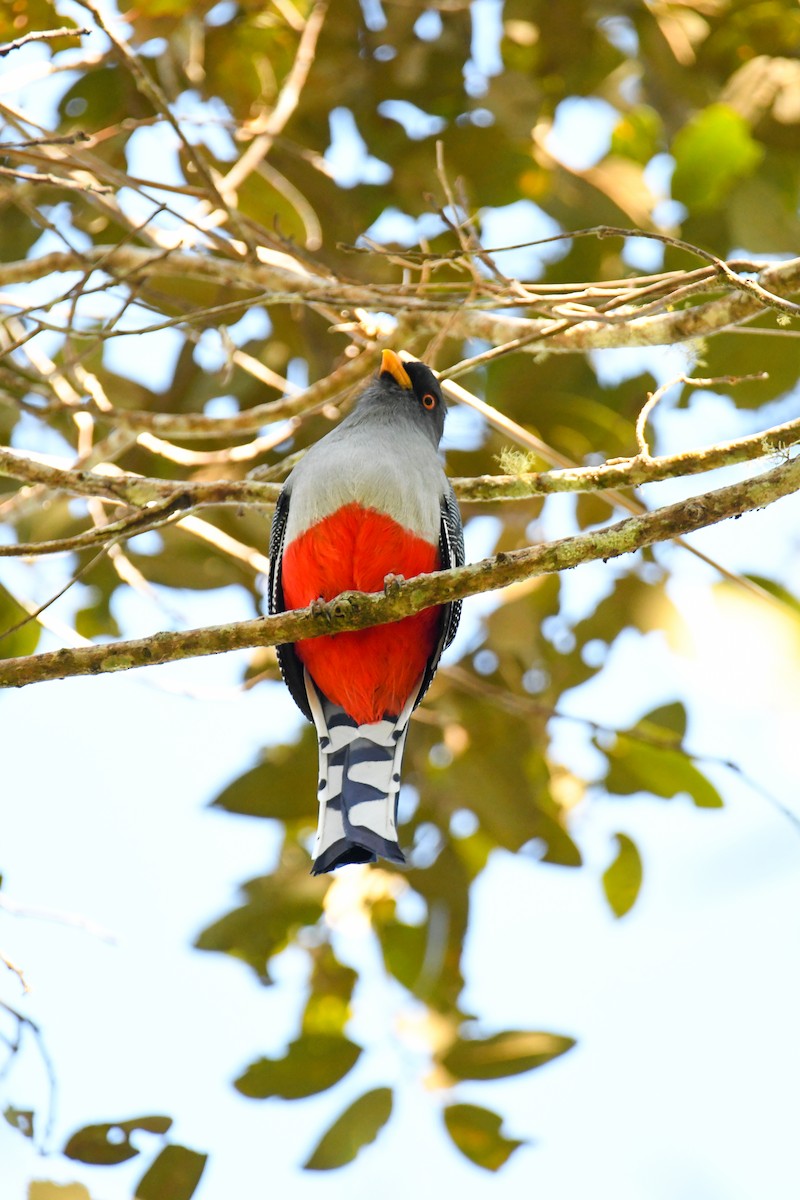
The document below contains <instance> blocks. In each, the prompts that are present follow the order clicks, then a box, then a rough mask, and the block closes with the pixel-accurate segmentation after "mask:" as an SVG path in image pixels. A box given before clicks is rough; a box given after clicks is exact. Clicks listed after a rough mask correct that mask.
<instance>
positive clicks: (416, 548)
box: [282, 504, 441, 725]
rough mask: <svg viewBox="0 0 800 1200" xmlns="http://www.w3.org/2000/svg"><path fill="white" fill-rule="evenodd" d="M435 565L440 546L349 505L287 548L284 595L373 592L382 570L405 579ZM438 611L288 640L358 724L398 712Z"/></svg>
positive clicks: (425, 653)
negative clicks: (354, 630) (326, 635)
mask: <svg viewBox="0 0 800 1200" xmlns="http://www.w3.org/2000/svg"><path fill="white" fill-rule="evenodd" d="M439 565H440V562H439V548H438V546H432V545H431V544H430V542H426V541H425V540H424V539H423V538H420V537H417V536H416V535H415V534H413V533H409V532H408V531H407V530H405V529H403V527H402V526H401V525H398V524H397V522H396V521H393V520H392V518H391V517H387V516H386V515H385V514H383V513H379V512H376V511H375V510H374V509H364V508H361V506H360V505H358V504H348V505H346V506H345V507H344V508H340V509H339V510H338V512H336V513H333V514H332V515H331V516H330V517H326V518H325V519H324V520H322V521H320V522H318V524H316V525H313V526H312V527H311V528H310V529H307V530H306V532H305V533H303V534H301V536H300V537H298V538H296V539H295V540H294V541H293V542H292V543H291V544H290V545H289V546H287V548H286V550H285V552H284V556H283V566H282V582H283V596H284V600H285V602H286V607H287V608H305V607H306V606H307V605H309V604H311V602H312V601H313V600H317V599H319V598H320V597H321V598H322V599H323V600H332V599H333V598H334V596H338V595H339V594H340V592H346V591H351V590H354V591H359V592H379V591H382V590H383V581H384V579H385V578H386V576H387V575H390V574H395V575H403V576H404V577H405V578H406V579H411V578H413V576H415V575H422V574H424V573H426V572H428V571H435V570H436V569H437V568H438V567H439ZM440 617H441V610H440V609H439V608H428V609H425V611H424V612H421V613H416V614H415V615H414V616H413V617H405V618H404V619H403V620H402V621H398V622H396V623H394V624H392V625H377V626H374V627H373V628H371V629H360V630H357V631H356V632H354V633H337V634H331V635H330V636H328V637H320V638H313V639H311V640H310V641H302V642H296V643H295V650H296V652H297V655H298V657H299V658H300V659H301V660H302V661H303V662H304V663H305V665H306V667H307V668H308V671H309V674H310V675H311V677H312V679H313V680H314V682H315V683H316V684H317V686H318V687H319V688H320V689H321V690H322V691H323V692H324V693H325V695H326V696H327V697H328V699H329V700H333V702H334V703H335V704H338V705H340V706H341V707H342V708H343V709H344V710H345V712H347V713H349V715H350V716H351V717H353V719H354V720H356V721H358V723H359V724H360V725H365V724H370V723H372V722H374V721H380V720H382V718H383V717H384V716H386V715H387V714H388V715H391V716H397V714H398V713H399V712H400V710H401V709H402V707H403V705H404V704H405V702H406V700H407V699H408V697H409V696H410V695H411V692H412V691H413V689H414V686H415V684H416V682H417V680H418V679H419V677H420V675H421V674H422V672H423V671H424V670H425V664H426V663H427V661H428V659H429V658H430V656H431V654H432V653H433V651H434V648H435V646H436V642H437V640H438V638H439V633H440Z"/></svg>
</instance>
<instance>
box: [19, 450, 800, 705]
mask: <svg viewBox="0 0 800 1200" xmlns="http://www.w3.org/2000/svg"><path fill="white" fill-rule="evenodd" d="M797 491H800V457H796V458H794V459H792V460H790V461H788V462H785V463H781V464H780V465H779V466H777V467H774V468H773V469H772V470H770V471H767V472H765V473H764V474H762V475H757V476H755V477H754V478H752V479H748V480H745V481H742V482H740V483H736V484H732V485H730V486H728V487H724V488H719V489H717V490H716V491H713V492H708V493H706V494H704V495H700V496H696V497H693V498H692V499H690V500H685V501H682V502H681V503H679V504H672V505H669V506H667V507H665V508H661V509H657V510H655V511H654V512H648V513H644V514H643V515H641V516H636V517H629V518H627V519H626V520H624V521H619V522H617V523H616V524H614V525H610V526H608V527H607V528H605V529H600V530H593V531H591V532H589V533H582V534H577V535H575V536H573V537H567V538H561V539H559V540H558V541H555V542H550V543H546V544H544V545H540V546H530V547H528V548H526V549H524V550H516V551H512V552H510V553H504V554H498V555H496V556H495V557H494V558H489V559H484V560H482V561H481V562H478V563H473V564H470V565H468V566H464V567H457V568H451V569H450V570H447V571H439V572H436V573H434V574H431V575H420V576H418V577H417V578H416V579H411V580H408V581H406V582H402V583H392V584H391V585H390V586H388V587H387V594H381V593H375V594H366V593H361V592H346V593H344V594H343V595H341V596H338V597H337V598H336V599H334V600H332V601H330V602H329V603H327V604H321V605H318V606H317V607H316V608H315V609H311V608H307V609H302V610H298V611H296V612H288V613H280V614H279V615H277V616H274V617H264V618H261V619H257V620H253V621H242V622H237V623H234V624H230V625H218V626H211V627H206V628H203V629H191V630H187V631H183V632H177V633H171V632H164V633H156V634H154V635H153V636H152V637H147V638H138V639H135V640H132V641H124V642H112V643H109V644H107V645H102V646H91V647H85V648H84V647H81V648H78V649H62V650H56V651H52V652H48V653H44V654H36V655H32V656H30V657H27V658H11V659H6V660H5V661H4V662H0V687H23V686H26V685H27V684H30V683H40V682H44V681H46V680H50V679H64V678H67V677H71V676H76V675H96V674H103V673H106V672H112V671H125V670H130V669H131V668H133V667H142V666H154V665H156V664H159V663H165V662H175V661H179V660H181V659H185V658H194V657H197V656H200V655H206V654H220V653H224V652H226V651H228V650H243V649H249V648H253V647H256V646H273V645H277V644H280V643H284V642H294V641H298V640H299V639H301V638H311V637H319V636H321V635H323V634H329V633H343V632H345V631H347V630H353V629H364V628H366V627H367V626H369V625H382V624H386V623H387V622H390V621H396V620H399V619H401V618H402V617H406V616H409V615H411V614H412V613H415V612H419V611H420V610H421V609H423V608H430V607H431V606H433V605H436V604H443V603H447V602H448V601H451V600H461V599H465V598H466V597H468V596H474V595H478V594H479V593H481V592H487V591H493V590H496V589H497V588H502V587H506V586H508V585H509V584H511V583H518V582H521V581H522V580H526V579H531V578H533V577H534V576H536V575H543V574H552V573H555V572H557V571H563V570H567V569H569V568H571V567H576V566H578V565H579V564H580V563H585V562H595V561H597V560H598V559H603V560H604V561H605V560H606V559H609V558H616V557H617V556H618V555H620V554H629V553H631V552H633V551H635V550H640V549H642V547H644V546H649V545H652V544H653V543H655V542H661V541H666V540H669V539H671V538H675V537H678V536H681V535H684V534H687V533H691V532H693V531H694V530H697V529H703V528H706V527H707V526H709V525H713V524H715V523H716V522H718V521H722V520H724V519H725V518H727V517H738V516H741V515H742V513H746V512H751V511H753V510H754V509H757V508H763V507H764V506H765V505H767V504H772V503H773V502H774V501H775V500H778V499H780V498H781V497H783V496H788V495H790V494H792V493H793V492H797Z"/></svg>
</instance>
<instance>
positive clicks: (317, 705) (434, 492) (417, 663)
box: [268, 350, 464, 875]
mask: <svg viewBox="0 0 800 1200" xmlns="http://www.w3.org/2000/svg"><path fill="white" fill-rule="evenodd" d="M445 412H446V405H445V400H444V396H443V395H442V390H441V387H440V386H439V382H438V380H437V378H436V376H435V374H434V373H433V371H432V370H431V369H430V367H428V366H426V365H425V364H424V363H422V362H418V361H413V362H412V361H408V362H404V361H403V360H402V359H401V358H400V356H399V354H397V353H395V351H393V350H384V351H383V352H382V355H381V363H380V368H379V370H378V372H377V375H376V376H375V377H374V378H373V380H372V381H371V382H370V383H369V384H368V386H367V387H366V388H365V390H364V391H363V392H362V394H361V395H360V396H359V398H358V401H357V404H356V406H355V407H354V409H353V410H352V412H351V413H350V414H349V415H348V416H347V417H346V418H345V419H344V420H343V421H342V422H341V423H340V424H339V425H338V426H337V427H336V428H335V429H333V430H332V431H331V432H330V433H328V434H326V435H325V436H324V437H323V438H321V439H320V440H319V441H318V442H316V443H315V444H314V445H313V446H311V447H310V448H309V449H308V450H307V451H306V453H305V455H304V456H303V457H302V458H301V459H300V460H299V462H298V463H297V464H296V465H295V467H294V468H293V470H292V472H291V473H290V475H289V476H288V477H287V479H286V482H285V484H284V486H283V488H282V490H281V493H280V496H279V498H278V501H277V504H276V508H275V516H274V518H273V522H272V531H271V535H270V573H269V595H268V611H269V612H270V613H271V614H274V613H279V612H286V611H290V610H292V609H298V608H305V607H308V606H309V605H314V604H315V603H318V602H319V601H320V600H322V601H328V600H332V599H334V597H336V596H338V595H340V594H341V593H342V592H346V591H350V590H355V591H364V592H378V591H383V590H384V587H385V585H386V584H387V583H391V581H392V579H393V578H400V577H402V578H405V579H409V578H412V577H413V576H416V575H421V574H424V573H427V572H430V571H436V570H441V569H445V568H447V567H451V566H461V565H463V563H464V532H463V526H462V521H461V514H460V512H459V508H458V502H457V500H456V497H455V493H454V491H453V488H452V485H451V484H450V482H449V480H448V479H447V476H446V475H445V473H444V469H443V467H442V464H441V461H440V458H439V453H438V448H439V443H440V441H441V438H442V433H443V431H444V421H445ZM460 615H461V602H460V601H453V602H451V603H448V604H444V605H440V606H438V607H435V608H427V609H424V610H423V611H422V612H419V613H416V614H414V615H412V616H409V617H404V618H403V619H402V620H400V621H398V622H395V623H392V624H388V625H376V626H373V627H371V628H368V629H361V630H356V631H352V632H344V633H334V634H323V635H322V636H321V637H317V638H312V639H305V640H302V641H297V642H293V643H284V644H283V645H280V646H278V647H277V654H278V662H279V665H280V669H281V674H282V676H283V679H284V682H285V683H286V685H287V687H288V689H289V692H290V693H291V695H292V698H293V699H294V701H295V703H296V704H297V706H298V708H299V709H300V711H301V712H302V713H303V715H304V716H305V717H306V718H307V719H308V720H310V721H312V722H313V723H314V725H315V727H316V732H317V738H318V743H319V789H318V797H319V822H318V827H317V834H316V840H315V843H314V849H313V854H312V868H311V872H312V874H314V875H320V874H323V873H326V872H329V871H333V870H334V869H336V868H337V867H341V866H344V865H346V864H348V863H373V862H376V861H377V860H378V858H383V859H386V860H388V861H390V862H395V863H404V862H405V856H404V854H403V852H402V850H401V848H400V844H399V840H398V834H397V802H398V796H399V792H400V782H401V779H400V770H401V764H402V756H403V749H404V746H405V740H406V734H407V732H408V723H409V720H410V717H411V713H412V711H413V710H414V708H415V707H416V706H417V705H418V704H419V702H420V700H421V699H422V697H423V696H424V694H425V692H426V691H427V689H428V687H429V685H430V682H431V680H432V679H433V676H434V673H435V671H436V668H437V666H438V664H439V658H440V656H441V654H442V651H443V650H444V649H445V648H446V647H447V646H449V645H450V643H451V642H452V640H453V638H454V637H455V634H456V630H457V628H458V623H459V618H460Z"/></svg>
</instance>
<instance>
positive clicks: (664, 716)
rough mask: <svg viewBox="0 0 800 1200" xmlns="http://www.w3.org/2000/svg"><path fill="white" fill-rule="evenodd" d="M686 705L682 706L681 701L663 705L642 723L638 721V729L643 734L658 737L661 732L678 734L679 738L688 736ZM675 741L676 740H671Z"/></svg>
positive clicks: (647, 715) (653, 710) (651, 712)
mask: <svg viewBox="0 0 800 1200" xmlns="http://www.w3.org/2000/svg"><path fill="white" fill-rule="evenodd" d="M686 724H687V717H686V705H685V704H681V702H680V700H674V701H673V702H672V704H662V705H660V706H659V707H658V708H654V709H652V710H651V711H650V712H649V713H647V714H646V715H645V716H644V717H642V719H641V721H637V723H636V728H637V729H638V730H640V731H641V732H642V733H645V732H647V733H652V734H653V735H654V736H657V735H658V733H659V732H660V731H663V732H666V733H668V734H677V736H678V737H679V738H682V737H685V735H686ZM669 740H670V741H674V740H675V739H674V738H670V739H669Z"/></svg>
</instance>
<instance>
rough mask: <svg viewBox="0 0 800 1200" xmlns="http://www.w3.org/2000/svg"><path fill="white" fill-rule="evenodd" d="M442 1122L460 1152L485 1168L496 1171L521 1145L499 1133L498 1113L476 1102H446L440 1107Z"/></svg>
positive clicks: (499, 1120) (499, 1121)
mask: <svg viewBox="0 0 800 1200" xmlns="http://www.w3.org/2000/svg"><path fill="white" fill-rule="evenodd" d="M444 1123H445V1125H446V1127H447V1132H448V1133H449V1134H450V1137H451V1138H452V1139H453V1142H454V1144H455V1145H456V1146H457V1147H458V1149H459V1150H460V1151H461V1153H462V1154H463V1155H465V1156H466V1157H467V1158H468V1159H469V1160H470V1162H474V1163H475V1165H476V1166H478V1167H483V1168H484V1170H486V1171H498V1170H499V1169H500V1167H502V1166H503V1164H504V1163H506V1162H508V1160H509V1158H510V1157H511V1155H512V1154H513V1153H514V1151H515V1150H517V1149H519V1147H520V1146H522V1145H524V1142H521V1141H517V1140H516V1139H515V1138H507V1137H504V1136H503V1134H502V1132H501V1127H502V1124H503V1119H502V1117H499V1116H498V1115H497V1113H493V1112H491V1111H490V1109H488V1108H479V1107H478V1105H476V1104H449V1105H448V1106H447V1108H446V1109H445V1110H444Z"/></svg>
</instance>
